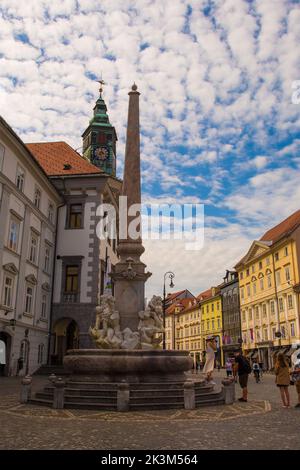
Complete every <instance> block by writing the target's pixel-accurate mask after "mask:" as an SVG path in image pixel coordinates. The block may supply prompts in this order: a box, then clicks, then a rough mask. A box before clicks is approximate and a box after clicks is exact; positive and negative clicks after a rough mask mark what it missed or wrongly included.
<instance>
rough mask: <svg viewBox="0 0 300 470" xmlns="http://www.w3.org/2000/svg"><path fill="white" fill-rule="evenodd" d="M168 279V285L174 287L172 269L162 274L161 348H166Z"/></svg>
mask: <svg viewBox="0 0 300 470" xmlns="http://www.w3.org/2000/svg"><path fill="white" fill-rule="evenodd" d="M167 277H168V278H169V279H170V287H171V288H173V287H174V283H173V279H174V277H175V274H174V273H173V272H172V271H167V272H166V273H165V274H164V300H163V325H164V333H163V349H166V278H167Z"/></svg>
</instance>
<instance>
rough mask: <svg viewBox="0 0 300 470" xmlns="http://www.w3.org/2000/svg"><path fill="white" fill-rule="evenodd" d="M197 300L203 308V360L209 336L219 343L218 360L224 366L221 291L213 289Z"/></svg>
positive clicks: (200, 295) (216, 288)
mask: <svg viewBox="0 0 300 470" xmlns="http://www.w3.org/2000/svg"><path fill="white" fill-rule="evenodd" d="M197 300H198V301H199V302H200V306H201V346H202V347H201V350H202V360H204V357H205V354H204V351H205V349H206V339H207V337H208V336H212V335H213V336H214V337H215V338H216V341H217V345H218V350H217V353H216V360H217V361H219V363H220V364H221V365H222V366H223V365H224V358H223V352H222V336H223V325H222V299H221V294H220V289H219V288H218V287H212V288H211V289H209V290H206V291H205V292H202V293H201V294H199V295H198V297H197Z"/></svg>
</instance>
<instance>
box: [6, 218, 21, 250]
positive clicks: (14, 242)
mask: <svg viewBox="0 0 300 470" xmlns="http://www.w3.org/2000/svg"><path fill="white" fill-rule="evenodd" d="M19 233H20V223H19V222H18V221H17V220H16V219H11V221H10V225H9V233H8V248H10V249H11V250H13V251H16V252H17V251H18V244H19Z"/></svg>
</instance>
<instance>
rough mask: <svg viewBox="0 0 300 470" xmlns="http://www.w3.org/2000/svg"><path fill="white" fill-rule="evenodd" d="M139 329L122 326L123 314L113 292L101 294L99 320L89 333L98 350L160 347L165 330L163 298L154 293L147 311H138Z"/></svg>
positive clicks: (98, 308)
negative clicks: (117, 306) (117, 305)
mask: <svg viewBox="0 0 300 470" xmlns="http://www.w3.org/2000/svg"><path fill="white" fill-rule="evenodd" d="M138 315H139V318H140V321H139V325H138V331H132V330H131V329H130V328H125V329H124V330H123V331H121V329H120V315H119V312H118V311H117V310H115V299H114V297H113V296H112V295H107V294H104V295H101V297H100V305H99V306H97V307H96V323H95V326H94V328H92V327H90V329H89V333H90V335H91V337H92V338H93V340H94V341H95V344H96V346H97V348H99V349H131V350H132V349H158V348H159V347H160V343H161V341H162V333H163V332H164V328H163V321H162V300H161V298H160V297H158V296H156V295H154V296H153V297H152V299H151V300H150V302H149V303H148V306H147V308H146V310H144V311H141V312H139V314H138Z"/></svg>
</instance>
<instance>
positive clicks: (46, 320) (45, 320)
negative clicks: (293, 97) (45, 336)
mask: <svg viewBox="0 0 300 470" xmlns="http://www.w3.org/2000/svg"><path fill="white" fill-rule="evenodd" d="M38 321H39V322H43V323H48V319H47V318H42V317H41V318H39V319H38Z"/></svg>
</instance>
